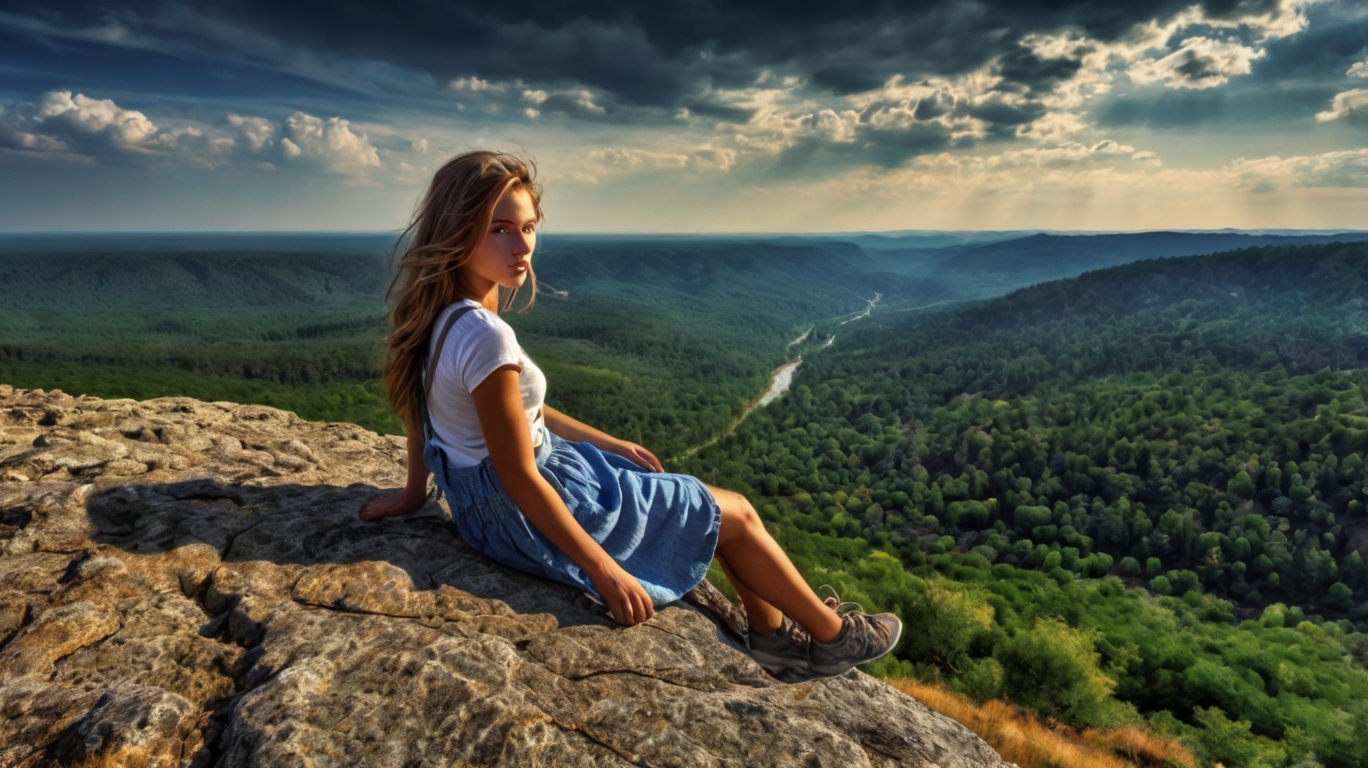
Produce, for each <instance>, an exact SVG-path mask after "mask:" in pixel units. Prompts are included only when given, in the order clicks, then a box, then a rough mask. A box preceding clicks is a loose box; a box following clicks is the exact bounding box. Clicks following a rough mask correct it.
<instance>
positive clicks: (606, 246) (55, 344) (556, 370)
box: [0, 238, 938, 456]
mask: <svg viewBox="0 0 1368 768" xmlns="http://www.w3.org/2000/svg"><path fill="white" fill-rule="evenodd" d="M372 239H373V238H372ZM368 242H369V241H368ZM306 244H310V245H312V243H306ZM173 245H176V246H181V245H182V244H173ZM266 246H269V243H267V244H265V245H264V246H263V245H259V247H266ZM182 247H183V246H182ZM856 250H858V249H856ZM847 258H849V254H848V253H842V252H841V249H840V248H838V247H834V246H827V247H820V246H815V245H798V244H795V245H786V246H776V245H772V244H767V243H756V242H731V241H718V240H705V241H704V240H700V241H697V242H694V241H690V240H687V239H685V240H680V239H675V240H632V239H624V238H614V239H608V240H603V239H591V238H566V239H565V240H564V241H563V242H556V241H554V240H553V241H552V242H551V243H550V244H548V246H547V247H545V248H544V249H543V250H542V251H540V252H539V253H538V255H537V257H536V267H537V270H538V274H539V276H540V278H541V279H542V281H544V285H542V287H541V291H540V294H539V296H540V298H539V300H538V301H537V303H536V306H535V307H534V308H533V309H532V310H531V311H530V312H527V313H525V314H524V313H519V312H510V313H509V314H508V315H507V316H506V317H507V319H508V321H509V322H510V323H511V324H512V325H513V326H514V327H515V328H516V329H517V330H518V332H519V340H520V341H521V342H522V344H523V346H524V347H525V348H526V349H527V351H528V353H529V354H530V355H532V357H533V358H534V359H536V360H537V361H538V364H539V365H540V366H541V367H542V368H543V370H545V371H546V373H547V376H548V379H549V380H550V381H551V382H552V386H551V388H550V394H549V398H548V400H549V402H551V404H552V405H555V406H557V407H560V408H563V409H565V410H566V411H568V412H570V413H572V414H574V415H575V416H577V417H578V418H581V419H584V420H586V421H588V422H590V423H601V424H605V425H607V426H610V427H611V428H612V429H613V430H615V431H616V433H618V434H620V435H622V436H623V437H626V438H629V439H632V440H637V441H640V442H643V443H647V444H650V445H652V446H653V447H654V448H655V449H656V450H657V451H659V452H661V454H662V455H667V456H668V455H673V454H675V453H679V452H682V451H684V450H685V449H686V448H688V447H690V446H693V445H696V444H698V443H701V442H704V441H706V440H708V439H710V438H713V437H716V436H717V435H719V434H720V433H721V432H722V431H723V430H724V429H725V428H726V426H727V424H728V423H730V422H731V421H732V420H733V418H734V417H735V416H736V415H738V414H739V413H740V412H741V410H742V408H743V407H744V406H745V404H746V403H747V402H748V401H749V400H750V399H752V398H753V397H754V396H755V394H756V393H757V392H759V391H761V390H763V389H764V387H765V384H766V382H767V380H768V378H767V377H768V374H769V372H770V371H771V370H772V369H773V368H775V367H776V366H778V365H780V364H781V363H783V362H784V360H785V359H786V355H787V354H788V353H789V352H790V351H792V350H791V349H790V348H789V347H788V342H789V341H790V340H791V339H792V338H793V337H795V336H797V335H798V334H799V333H801V332H802V330H803V329H804V328H806V327H810V326H811V325H812V324H813V323H814V322H815V321H820V320H823V319H825V318H836V317H839V316H842V315H845V314H848V313H851V312H854V311H856V310H858V309H860V308H861V307H864V306H865V305H866V302H867V300H868V299H869V297H871V296H872V295H873V294H874V293H875V291H876V290H883V291H885V292H897V291H907V292H916V291H919V290H921V291H922V292H923V293H926V294H927V295H931V296H936V295H938V294H935V293H934V286H930V284H927V283H925V282H924V281H920V280H917V279H915V278H911V277H904V276H896V275H884V276H882V277H876V276H873V275H871V274H870V273H867V272H865V271H864V270H863V269H861V268H860V267H859V266H856V265H852V264H851V263H849V262H848V261H847V260H845V259H847ZM387 275H388V266H387V254H385V253H382V252H376V251H374V250H372V251H370V252H345V251H343V252H336V253H317V252H307V251H306V252H296V251H279V252H273V251H269V250H257V251H213V250H209V251H184V250H172V251H168V252H157V251H152V252H127V251H115V252H109V253H66V252H53V253H41V254H34V253H32V252H31V250H29V251H20V252H17V253H10V254H0V380H3V381H5V382H7V383H11V384H14V385H16V386H23V387H42V388H59V389H62V390H65V391H69V392H75V393H84V394H91V395H98V396H103V397H134V398H149V397H158V396H163V395H190V396H193V397H198V398H202V399H206V400H232V401H236V402H250V403H261V404H265V405H273V406H276V407H280V408H286V409H288V410H292V411H295V412H297V413H299V414H300V415H301V416H304V417H306V418H310V419H322V420H339V421H353V422H356V423H359V424H362V425H363V426H367V427H370V428H371V429H375V430H377V431H381V432H390V433H396V432H399V431H401V426H400V425H399V423H398V422H397V420H395V419H394V417H393V416H392V415H391V414H390V413H389V410H388V407H387V406H386V405H385V399H384V396H383V392H382V390H381V389H380V387H379V385H378V373H379V366H380V360H381V354H382V352H381V343H382V340H383V337H384V334H385V332H386V329H387V326H386V309H385V304H384V293H385V289H386V285H387ZM520 306H521V303H520Z"/></svg>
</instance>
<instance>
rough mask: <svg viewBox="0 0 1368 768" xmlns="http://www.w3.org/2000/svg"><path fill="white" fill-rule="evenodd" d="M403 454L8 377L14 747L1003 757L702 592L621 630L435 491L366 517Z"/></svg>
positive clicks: (367, 437)
mask: <svg viewBox="0 0 1368 768" xmlns="http://www.w3.org/2000/svg"><path fill="white" fill-rule="evenodd" d="M403 462H404V449H403V444H402V441H401V440H400V439H398V438H393V437H381V436H378V435H375V434H373V433H371V432H368V431H366V430H364V429H362V428H360V427H357V426H353V425H350V424H317V423H311V422H306V421H303V420H301V419H299V418H297V417H295V416H294V415H293V414H289V413H285V412H282V411H278V410H274V409H271V408H265V407H259V406H245V405H235V404H231V403H203V402H199V401H195V400H191V399H188V398H164V399H159V400H150V401H147V402H134V401H131V400H107V401H106V400H98V399H94V398H74V397H70V396H68V395H65V394H62V393H60V392H46V393H45V392H42V391H41V390H15V389H12V388H10V387H8V386H5V385H0V766H39V765H69V764H83V763H85V764H100V765H130V766H248V765H270V766H278V765H279V766H286V765H317V766H329V765H348V766H353V765H365V766H446V765H470V764H475V765H495V764H497V765H586V766H588V765H596V766H597V765H671V766H694V765H697V766H711V765H738V766H750V765H831V766H863V765H911V766H942V767H944V768H950V767H951V766H966V767H967V766H998V765H1005V764H1004V763H1003V762H1002V761H1001V760H1000V758H999V757H998V756H997V755H996V753H994V752H993V751H992V749H991V748H989V747H988V746H987V745H986V744H984V743H983V742H982V741H981V740H979V739H978V737H976V736H974V735H973V734H972V733H970V732H969V731H968V730H966V729H965V728H963V727H962V726H960V725H959V724H957V723H954V722H953V721H950V720H948V719H946V718H943V717H941V716H939V715H936V714H934V713H932V712H930V711H929V710H927V709H926V708H925V707H923V706H922V705H920V704H919V703H917V702H916V701H914V700H913V699H911V698H908V697H907V696H905V695H903V694H901V693H898V692H897V691H894V690H893V689H892V688H890V687H888V686H887V685H884V684H883V683H882V682H880V681H878V680H876V679H874V678H871V677H869V676H868V675H865V674H863V673H860V672H858V671H853V672H850V673H847V674H846V675H844V676H841V677H837V678H831V679H825V680H816V681H810V682H804V683H796V684H785V683H781V682H778V681H776V680H774V679H773V678H771V677H769V676H768V675H766V674H765V672H764V671H763V670H761V669H760V668H759V667H758V666H757V665H756V664H755V663H754V662H752V661H751V660H750V659H749V657H747V656H746V655H745V654H744V653H742V652H740V651H738V650H737V649H736V648H735V647H733V646H731V645H729V644H728V643H726V642H724V641H723V635H722V633H721V632H720V631H719V630H718V629H717V627H715V626H714V624H713V623H712V622H710V621H709V620H708V618H706V617H705V616H704V615H703V614H701V613H699V612H697V611H695V610H693V609H691V608H688V607H686V606H671V607H668V608H666V609H664V610H661V611H659V612H658V613H657V614H656V616H655V618H653V619H652V620H651V621H649V622H647V623H645V624H642V625H639V626H636V627H632V628H629V629H624V628H620V627H617V626H616V625H614V624H612V623H611V622H610V621H609V620H608V619H607V618H605V617H604V616H603V615H602V612H601V611H600V610H599V609H596V608H595V607H594V605H593V604H592V603H590V602H589V601H588V600H587V599H586V598H584V597H583V596H582V595H580V594H579V593H577V592H576V591H575V590H572V589H569V588H565V587H562V586H560V585H557V584H553V583H551V582H547V581H543V580H541V579H537V578H533V577H530V576H526V575H524V574H521V573H517V572H514V571H510V570H508V569H506V568H503V567H501V566H499V565H496V564H494V563H493V562H491V561H489V560H486V559H485V558H483V557H482V556H480V555H479V554H477V553H475V552H473V551H472V550H470V549H469V548H468V547H466V546H465V545H464V544H463V543H462V542H461V540H460V539H459V538H458V537H457V536H456V535H455V533H454V530H453V529H452V528H451V527H450V525H449V524H448V523H447V522H446V520H445V519H444V517H443V514H444V513H443V510H442V508H441V507H440V506H439V505H437V504H435V503H431V504H429V505H428V506H427V507H426V508H425V509H424V510H423V511H421V512H420V513H418V514H416V515H413V516H410V517H406V518H398V519H390V520H386V521H383V522H380V523H371V524H367V523H362V522H360V521H359V520H357V517H356V513H357V511H358V510H359V509H360V507H361V505H362V504H363V503H364V502H365V501H366V500H367V499H370V498H371V497H373V496H376V495H378V494H380V493H383V492H384V490H382V489H387V488H393V487H396V486H398V485H400V484H401V483H402V481H403V477H404V466H403Z"/></svg>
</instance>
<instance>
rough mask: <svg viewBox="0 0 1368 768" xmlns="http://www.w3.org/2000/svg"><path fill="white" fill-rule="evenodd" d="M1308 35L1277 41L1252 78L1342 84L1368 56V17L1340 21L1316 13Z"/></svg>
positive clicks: (1263, 80) (1260, 80)
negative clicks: (1357, 62) (1337, 81)
mask: <svg viewBox="0 0 1368 768" xmlns="http://www.w3.org/2000/svg"><path fill="white" fill-rule="evenodd" d="M1311 22H1312V23H1311V26H1310V27H1309V28H1308V29H1306V31H1304V32H1302V33H1300V34H1296V35H1292V36H1290V37H1285V38H1283V39H1281V40H1273V41H1270V42H1269V43H1268V46H1267V54H1266V55H1265V57H1264V58H1263V60H1261V61H1260V62H1259V66H1257V67H1255V68H1254V72H1253V73H1252V74H1251V76H1250V78H1251V80H1253V81H1256V82H1259V83H1260V85H1262V84H1265V83H1270V82H1273V83H1276V82H1280V81H1288V80H1317V81H1324V80H1340V79H1341V78H1342V77H1343V75H1344V72H1345V70H1347V69H1348V68H1349V66H1350V65H1351V64H1353V63H1354V62H1355V61H1362V60H1363V57H1364V54H1365V53H1368V15H1361V16H1359V18H1350V19H1336V18H1334V17H1333V16H1331V15H1330V14H1328V13H1324V12H1322V13H1314V12H1313V13H1312V14H1311Z"/></svg>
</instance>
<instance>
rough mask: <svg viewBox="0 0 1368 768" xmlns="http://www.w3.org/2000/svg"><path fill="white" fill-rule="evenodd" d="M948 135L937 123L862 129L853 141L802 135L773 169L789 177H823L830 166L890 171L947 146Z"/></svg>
mask: <svg viewBox="0 0 1368 768" xmlns="http://www.w3.org/2000/svg"><path fill="white" fill-rule="evenodd" d="M951 144H952V139H951V135H950V132H949V131H948V130H946V129H945V127H944V126H941V125H939V124H937V123H917V124H914V125H912V126H910V127H908V128H906V129H903V130H896V131H892V130H877V129H864V130H861V131H860V132H859V135H858V138H857V139H856V140H854V141H829V140H825V139H822V138H820V137H817V136H806V137H803V138H802V139H799V140H798V141H797V142H796V143H795V144H794V145H793V146H791V147H788V148H787V149H785V150H784V151H783V152H782V153H780V155H779V156H778V158H777V160H776V164H775V170H776V171H777V172H778V173H780V174H782V175H790V176H823V175H825V173H826V172H827V171H829V170H830V169H831V168H832V167H849V166H853V165H877V166H881V167H884V168H894V167H897V166H899V165H902V164H903V163H905V162H907V160H908V159H910V158H913V157H916V156H918V155H924V154H927V153H930V152H939V151H941V150H943V149H947V148H949V147H950V146H951Z"/></svg>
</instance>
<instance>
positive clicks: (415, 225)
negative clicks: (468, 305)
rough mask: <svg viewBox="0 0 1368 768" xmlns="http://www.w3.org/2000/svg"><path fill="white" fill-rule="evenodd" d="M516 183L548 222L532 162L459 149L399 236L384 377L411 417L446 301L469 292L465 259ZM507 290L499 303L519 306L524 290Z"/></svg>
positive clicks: (402, 414)
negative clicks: (515, 302)
mask: <svg viewBox="0 0 1368 768" xmlns="http://www.w3.org/2000/svg"><path fill="white" fill-rule="evenodd" d="M515 189H525V190H527V192H528V194H530V195H531V197H532V207H533V208H534V209H535V210H536V212H537V221H541V219H542V209H541V188H540V187H539V186H538V185H537V184H536V183H535V182H534V181H533V180H532V169H531V166H530V163H525V162H523V161H522V160H520V159H518V158H516V157H514V156H512V155H506V154H503V153H500V152H489V151H483V150H482V151H476V152H466V153H465V154H461V155H457V156H456V157H453V158H451V159H450V160H448V161H447V163H446V164H445V165H443V166H442V167H441V168H440V169H438V170H437V173H436V174H434V175H433V177H432V185H431V186H429V187H428V191H427V194H426V195H424V196H423V200H422V202H421V203H419V205H418V208H417V210H416V211H415V212H414V215H413V221H412V222H410V223H409V225H408V227H407V228H405V229H404V231H403V233H402V234H400V236H399V241H398V243H397V244H396V245H395V247H394V261H393V272H394V274H393V277H392V279H391V281H390V286H389V290H388V291H387V292H386V293H385V303H387V304H389V305H390V306H391V310H390V328H391V329H390V334H389V337H388V338H386V339H385V369H384V378H383V381H384V385H385V392H386V394H387V395H388V399H389V405H390V408H391V409H392V410H393V411H394V413H395V415H397V416H398V417H399V418H400V419H402V420H403V421H404V423H405V424H407V423H408V419H409V416H410V414H413V413H416V412H417V408H418V398H420V397H423V392H422V379H423V371H422V365H423V359H424V358H425V357H426V356H427V347H428V338H429V335H430V334H431V333H432V324H433V322H434V321H436V319H437V315H438V314H440V313H441V311H442V310H443V309H444V308H446V307H447V306H448V305H450V304H452V303H454V302H456V301H458V300H460V299H461V298H463V297H464V296H465V295H466V293H467V291H468V286H466V285H465V281H464V280H463V274H464V273H463V271H462V270H461V266H462V265H463V264H465V263H466V262H467V261H468V260H469V259H470V256H471V254H472V253H474V252H475V249H476V248H477V247H479V245H480V242H481V241H482V240H483V239H484V238H485V236H486V235H487V234H488V233H489V227H490V224H491V223H492V222H493V220H494V207H495V206H496V205H497V204H498V202H499V200H500V198H502V197H503V196H504V195H505V194H507V193H508V192H510V191H512V190H515ZM527 276H528V278H529V282H530V285H531V291H530V295H529V297H528V301H527V306H526V307H524V308H523V310H522V311H527V309H530V308H531V307H532V304H533V302H534V301H535V300H536V296H537V278H536V275H535V274H533V272H532V269H531V267H530V266H529V267H528V270H527ZM500 293H501V294H506V296H504V297H503V298H502V300H501V301H500V303H499V306H500V310H501V311H502V310H506V309H508V308H509V307H510V306H512V305H513V299H514V298H515V297H516V296H517V294H518V291H517V290H513V291H507V290H504V289H502V288H501V289H500Z"/></svg>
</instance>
